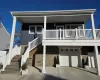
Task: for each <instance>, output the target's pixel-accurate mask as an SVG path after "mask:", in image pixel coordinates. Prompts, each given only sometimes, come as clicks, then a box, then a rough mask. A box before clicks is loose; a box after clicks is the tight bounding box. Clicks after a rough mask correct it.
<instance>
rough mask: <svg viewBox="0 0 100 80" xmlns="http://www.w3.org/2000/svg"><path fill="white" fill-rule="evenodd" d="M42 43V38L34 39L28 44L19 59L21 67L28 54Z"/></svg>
mask: <svg viewBox="0 0 100 80" xmlns="http://www.w3.org/2000/svg"><path fill="white" fill-rule="evenodd" d="M41 42H42V36H40V37H37V38H35V39H34V40H33V41H31V42H29V43H28V47H27V49H26V51H25V53H24V54H23V55H22V59H21V66H22V65H23V64H24V63H25V62H26V60H27V58H28V57H29V52H30V51H31V50H32V49H34V48H35V47H37V46H38V45H39V44H40V43H41Z"/></svg>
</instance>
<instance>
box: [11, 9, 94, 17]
mask: <svg viewBox="0 0 100 80" xmlns="http://www.w3.org/2000/svg"><path fill="white" fill-rule="evenodd" d="M95 11H96V9H79V10H53V11H11V14H12V16H46V15H70V14H72V15H73V14H92V13H94V12H95Z"/></svg>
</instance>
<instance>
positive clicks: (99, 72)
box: [94, 45, 100, 76]
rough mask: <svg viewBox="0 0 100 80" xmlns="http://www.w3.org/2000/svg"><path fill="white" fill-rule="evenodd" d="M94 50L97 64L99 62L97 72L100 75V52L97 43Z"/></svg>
mask: <svg viewBox="0 0 100 80" xmlns="http://www.w3.org/2000/svg"><path fill="white" fill-rule="evenodd" d="M94 50H95V57H96V59H95V60H96V64H97V73H98V75H99V76H100V64H99V54H98V46H97V45H95V46H94Z"/></svg>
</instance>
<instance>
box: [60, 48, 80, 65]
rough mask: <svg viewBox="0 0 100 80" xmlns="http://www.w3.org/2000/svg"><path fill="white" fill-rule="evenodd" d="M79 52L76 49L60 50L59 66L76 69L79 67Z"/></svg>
mask: <svg viewBox="0 0 100 80" xmlns="http://www.w3.org/2000/svg"><path fill="white" fill-rule="evenodd" d="M80 59H81V58H80V52H79V50H78V49H67V50H66V49H61V51H60V53H59V62H60V66H72V67H77V66H79V65H80Z"/></svg>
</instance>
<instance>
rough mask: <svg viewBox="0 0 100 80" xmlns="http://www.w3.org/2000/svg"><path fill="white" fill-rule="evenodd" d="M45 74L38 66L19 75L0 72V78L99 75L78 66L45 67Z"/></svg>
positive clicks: (75, 79) (52, 79)
mask: <svg viewBox="0 0 100 80" xmlns="http://www.w3.org/2000/svg"><path fill="white" fill-rule="evenodd" d="M46 70H47V74H42V73H40V72H39V71H41V67H40V68H37V69H35V68H32V67H30V68H29V74H28V75H24V76H21V75H20V74H0V80H100V77H99V76H97V75H96V74H95V70H93V71H92V72H90V71H87V70H86V71H85V70H84V69H80V68H71V67H60V68H53V67H47V68H46Z"/></svg>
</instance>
